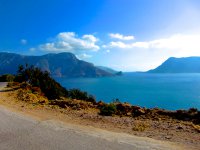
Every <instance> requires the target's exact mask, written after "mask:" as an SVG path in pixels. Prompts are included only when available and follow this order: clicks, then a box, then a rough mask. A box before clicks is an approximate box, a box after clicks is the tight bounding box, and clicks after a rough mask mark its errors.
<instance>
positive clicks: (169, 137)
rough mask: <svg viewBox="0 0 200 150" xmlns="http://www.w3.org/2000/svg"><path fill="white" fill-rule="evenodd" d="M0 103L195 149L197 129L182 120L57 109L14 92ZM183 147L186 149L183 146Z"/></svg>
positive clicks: (42, 117) (42, 115)
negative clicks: (138, 128) (144, 127)
mask: <svg viewBox="0 0 200 150" xmlns="http://www.w3.org/2000/svg"><path fill="white" fill-rule="evenodd" d="M0 94H1V99H0V105H3V106H5V107H7V108H9V109H10V110H12V111H15V112H19V113H23V114H26V115H31V116H32V117H34V118H36V119H39V120H43V121H44V120H52V119H53V120H57V121H62V122H65V123H68V124H73V125H81V126H86V127H92V128H95V129H96V128H97V129H103V130H107V131H112V132H117V133H125V134H129V135H137V136H140V137H149V138H152V139H155V140H162V141H167V142H174V143H175V144H177V145H183V146H184V147H188V148H190V149H194V150H197V149H198V148H199V146H200V143H199V142H198V141H199V140H200V138H199V132H197V131H196V130H195V129H194V128H193V127H192V126H191V124H190V122H182V121H178V120H173V119H167V118H166V119H165V120H153V119H152V120H151V119H142V118H131V117H125V116H122V117H119V116H114V117H112V116H100V115H99V114H98V113H99V112H98V111H97V110H96V109H86V110H85V109H83V110H82V109H81V110H78V111H77V110H73V109H71V108H65V109H64V108H60V107H57V106H51V105H45V104H44V105H39V104H35V103H27V102H24V101H19V100H17V99H16V98H15V97H14V96H13V95H14V94H15V91H10V92H1V93H0ZM141 123H142V124H144V123H145V124H149V127H148V128H147V130H145V131H134V130H133V125H134V124H139V125H140V124H141ZM185 149H187V148H185Z"/></svg>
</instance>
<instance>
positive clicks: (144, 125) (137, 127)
mask: <svg viewBox="0 0 200 150" xmlns="http://www.w3.org/2000/svg"><path fill="white" fill-rule="evenodd" d="M149 127H150V124H149V123H148V122H145V121H135V122H134V124H133V127H132V130H133V131H140V132H142V131H145V130H147V129H148V128H149Z"/></svg>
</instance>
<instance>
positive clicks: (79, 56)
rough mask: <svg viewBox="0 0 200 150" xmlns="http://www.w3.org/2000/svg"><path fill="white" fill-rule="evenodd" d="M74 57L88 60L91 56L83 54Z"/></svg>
mask: <svg viewBox="0 0 200 150" xmlns="http://www.w3.org/2000/svg"><path fill="white" fill-rule="evenodd" d="M76 57H77V58H79V59H88V58H91V57H92V55H88V54H85V53H83V54H80V55H76Z"/></svg>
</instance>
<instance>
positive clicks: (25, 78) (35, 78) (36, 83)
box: [15, 65, 68, 100]
mask: <svg viewBox="0 0 200 150" xmlns="http://www.w3.org/2000/svg"><path fill="white" fill-rule="evenodd" d="M15 81H17V82H21V83H22V82H25V83H29V84H30V85H31V86H32V87H39V88H40V89H41V91H42V92H43V93H44V94H45V96H46V97H47V98H48V99H50V100H54V99H59V98H60V97H66V96H67V95H68V91H67V90H66V89H65V88H63V87H62V86H61V85H60V84H59V83H58V82H56V81H55V80H54V79H52V78H51V77H50V74H49V73H48V72H47V71H45V72H44V71H42V70H40V69H39V68H37V67H33V66H30V67H28V65H26V67H24V66H22V65H21V66H19V69H18V73H17V75H16V78H15Z"/></svg>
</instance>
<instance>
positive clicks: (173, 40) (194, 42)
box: [104, 34, 200, 51]
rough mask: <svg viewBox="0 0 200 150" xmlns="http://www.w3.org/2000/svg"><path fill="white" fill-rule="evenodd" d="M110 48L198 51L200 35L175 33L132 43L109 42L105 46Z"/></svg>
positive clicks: (199, 48)
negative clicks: (165, 36)
mask: <svg viewBox="0 0 200 150" xmlns="http://www.w3.org/2000/svg"><path fill="white" fill-rule="evenodd" d="M104 47H110V48H121V49H131V48H145V49H149V48H154V49H174V50H188V51H191V50H199V51H200V35H183V34H175V35H172V36H170V37H168V38H161V39H155V40H151V41H142V42H134V43H124V42H121V41H117V42H113V41H112V42H110V43H109V44H108V45H107V46H104Z"/></svg>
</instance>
